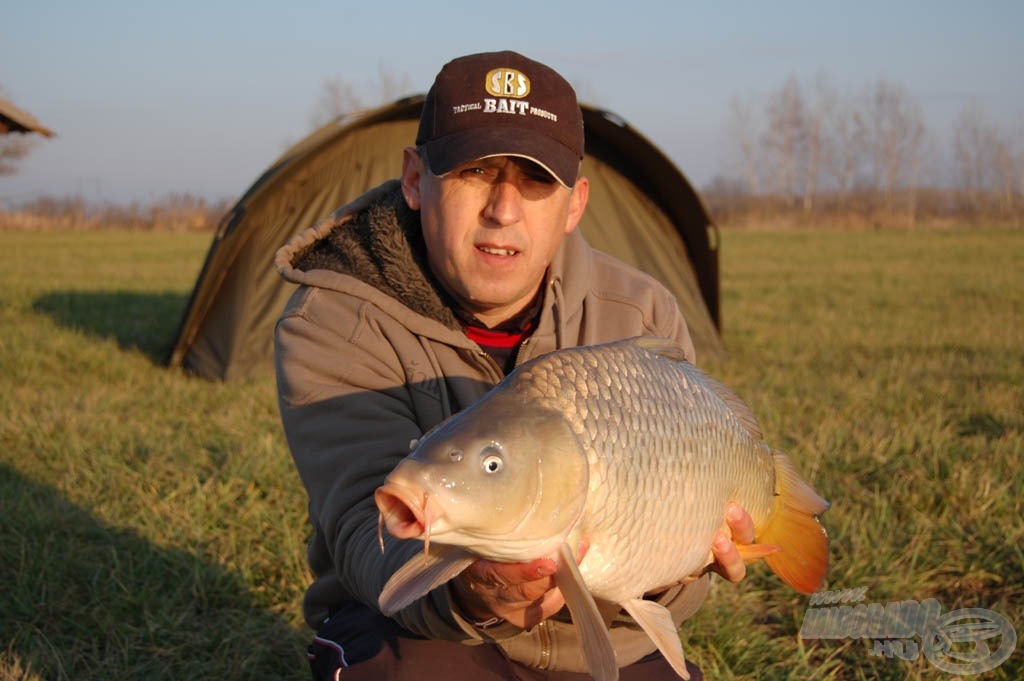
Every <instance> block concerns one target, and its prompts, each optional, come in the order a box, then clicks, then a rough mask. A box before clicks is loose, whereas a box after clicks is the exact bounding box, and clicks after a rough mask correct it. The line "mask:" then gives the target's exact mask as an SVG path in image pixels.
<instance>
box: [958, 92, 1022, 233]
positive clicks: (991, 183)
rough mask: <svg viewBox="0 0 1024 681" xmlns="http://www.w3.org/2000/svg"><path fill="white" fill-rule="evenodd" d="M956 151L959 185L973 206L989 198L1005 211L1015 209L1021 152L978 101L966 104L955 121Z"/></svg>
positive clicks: (973, 208)
mask: <svg viewBox="0 0 1024 681" xmlns="http://www.w3.org/2000/svg"><path fill="white" fill-rule="evenodd" d="M953 152H954V155H955V159H956V180H955V182H956V186H957V188H958V189H960V191H961V192H962V193H963V197H964V201H965V203H966V205H967V206H968V207H969V208H970V209H972V210H979V209H981V208H982V207H983V206H984V205H985V204H986V203H989V199H990V198H991V199H994V200H995V201H996V202H997V203H998V205H999V209H1000V211H1001V212H1002V213H1003V214H1008V213H1009V212H1011V211H1012V210H1013V209H1014V206H1015V203H1016V201H1015V199H1016V184H1017V181H1018V177H1017V176H1018V174H1019V173H1020V169H1019V164H1020V158H1019V154H1018V153H1016V152H1015V150H1014V144H1013V140H1012V139H1011V138H1010V136H1009V135H1007V134H1005V133H1004V132H1003V131H1002V130H1001V129H1000V128H999V126H998V125H996V124H995V123H993V122H992V121H991V120H990V119H989V117H988V114H987V113H986V111H985V109H984V108H983V107H982V106H981V105H980V104H978V103H977V102H972V103H971V104H969V105H967V106H966V107H965V108H964V109H963V111H961V112H960V115H959V116H958V117H957V119H956V121H955V122H954V124H953Z"/></svg>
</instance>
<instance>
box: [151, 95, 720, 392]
mask: <svg viewBox="0 0 1024 681" xmlns="http://www.w3.org/2000/svg"><path fill="white" fill-rule="evenodd" d="M422 106H423V97H422V96H416V97H410V98H407V99H403V100H399V101H397V102H394V103H393V104H390V105H388V106H384V107H381V108H379V109H376V110H373V111H370V112H367V113H364V114H361V115H359V116H354V117H349V118H346V119H340V120H338V121H335V122H333V123H330V124H328V125H326V126H324V127H323V128H320V129H319V130H317V131H315V132H314V133H312V134H311V135H309V136H308V137H307V138H306V139H304V140H302V141H301V142H299V143H298V144H296V145H295V146H294V147H292V148H291V149H289V150H288V151H287V152H285V153H284V155H282V156H281V157H280V158H279V159H278V160H277V161H275V162H274V164H273V165H271V166H270V168H268V169H267V171H266V172H264V173H263V175H262V176H261V177H260V178H259V179H258V180H256V182H255V184H253V186H252V187H251V188H250V189H249V190H248V191H247V192H246V193H245V195H244V196H242V198H241V199H239V201H238V203H236V204H235V206H234V207H233V208H232V209H231V210H230V211H229V212H228V214H227V215H226V216H225V217H224V219H223V220H222V221H221V224H220V226H219V228H218V230H217V233H216V234H215V236H214V239H213V245H212V246H211V248H210V251H209V253H208V255H207V257H206V262H205V264H204V266H203V269H202V272H201V273H200V275H199V279H198V281H197V282H196V286H195V289H194V290H193V292H192V297H191V300H190V301H189V304H188V307H187V308H186V310H185V314H184V317H183V318H182V321H181V325H180V328H179V331H178V335H177V338H176V339H175V342H174V346H173V347H172V349H171V351H170V353H169V355H168V359H167V363H168V365H170V366H183V367H184V368H185V369H187V370H188V371H191V372H194V373H197V374H199V375H201V376H205V377H207V378H211V379H220V380H232V379H239V378H245V377H248V376H252V375H256V374H258V373H262V372H269V371H271V370H272V366H273V362H272V353H273V329H274V323H275V321H276V319H277V316H278V314H279V313H280V311H281V309H282V308H283V306H284V303H285V301H286V300H287V298H288V296H289V295H290V294H291V292H292V289H293V286H292V285H289V284H287V283H285V282H284V281H283V280H282V279H281V278H280V277H279V276H278V274H277V272H276V271H275V270H274V268H273V258H274V252H275V251H276V250H277V248H278V247H279V246H281V245H282V244H284V243H285V242H286V241H287V240H288V239H289V238H291V237H292V236H293V235H294V234H297V233H298V232H300V231H302V230H303V229H305V228H306V227H309V226H311V225H312V224H314V223H315V222H316V221H318V220H320V219H321V218H323V217H326V216H327V215H329V214H330V213H331V212H332V211H334V209H336V208H337V207H339V206H341V205H343V204H345V203H347V202H349V201H351V200H352V199H354V198H355V197H357V196H358V195H359V194H361V193H362V192H363V191H365V190H366V189H369V188H370V187H373V186H376V185H377V184H379V183H381V182H383V181H384V180H387V179H389V178H393V177H398V176H399V175H400V174H401V158H402V154H401V151H402V149H403V148H404V147H406V146H408V145H410V144H412V142H413V140H414V138H415V136H416V127H417V123H418V120H419V114H420V109H421V108H422ZM582 109H583V119H584V127H585V129H586V140H587V145H586V157H585V158H584V161H583V174H584V175H586V176H587V177H588V178H589V179H590V186H591V189H590V203H589V204H588V207H587V212H586V214H585V215H584V218H583V220H582V222H581V223H580V228H581V229H582V230H583V233H584V235H585V236H586V238H587V240H588V241H589V242H590V243H591V244H592V245H593V246H594V247H596V248H598V249H600V250H602V251H605V252H607V253H611V254H614V255H616V256H617V257H619V258H621V259H622V260H625V261H626V262H628V263H631V264H633V265H635V266H636V267H638V268H640V269H642V270H644V271H646V272H648V273H650V274H652V275H653V276H655V277H656V278H657V279H659V280H660V281H662V282H663V283H664V284H665V285H666V286H668V288H669V289H671V290H672V291H673V292H674V293H675V295H676V297H677V298H678V300H679V304H680V307H681V308H682V310H683V312H684V314H685V315H686V319H687V321H688V322H689V324H690V330H691V334H692V336H693V340H694V344H695V345H696V348H697V354H698V357H702V358H707V357H709V356H716V355H719V354H721V353H722V352H723V349H722V341H721V337H720V335H719V328H718V325H719V308H718V251H717V238H715V237H716V235H717V232H716V231H715V228H714V226H713V225H712V223H711V221H710V219H709V217H708V215H707V212H706V211H705V209H704V207H703V205H702V204H701V202H700V199H699V198H698V196H697V194H696V192H694V190H693V188H692V187H691V186H690V184H689V182H687V180H686V178H684V177H683V175H682V173H680V172H679V170H678V169H677V168H676V167H675V166H674V165H673V164H672V163H671V161H669V160H668V159H667V158H666V157H665V156H664V154H662V153H661V152H660V151H659V150H658V149H656V148H655V147H654V146H653V145H652V144H651V143H650V142H649V141H648V140H646V139H645V138H644V137H642V136H641V135H640V134H638V133H637V132H636V131H635V130H634V129H633V128H631V127H629V126H628V125H627V124H626V123H624V122H623V121H622V120H621V119H619V118H617V117H616V116H614V115H613V114H610V113H608V112H606V111H601V110H599V109H595V108H591V107H588V106H585V105H584V106H583V107H582Z"/></svg>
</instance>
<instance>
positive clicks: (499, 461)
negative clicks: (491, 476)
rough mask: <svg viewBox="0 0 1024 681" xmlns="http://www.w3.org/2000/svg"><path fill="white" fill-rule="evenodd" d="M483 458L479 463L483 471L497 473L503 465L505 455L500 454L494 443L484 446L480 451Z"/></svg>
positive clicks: (499, 449)
mask: <svg viewBox="0 0 1024 681" xmlns="http://www.w3.org/2000/svg"><path fill="white" fill-rule="evenodd" d="M481 454H482V455H483V459H482V460H481V462H480V464H481V465H482V466H483V469H484V472H485V473H497V472H498V471H500V470H501V469H502V468H504V466H505V457H503V456H502V451H501V448H500V447H498V446H497V445H495V444H490V445H487V446H486V447H484V449H483V451H482V452H481Z"/></svg>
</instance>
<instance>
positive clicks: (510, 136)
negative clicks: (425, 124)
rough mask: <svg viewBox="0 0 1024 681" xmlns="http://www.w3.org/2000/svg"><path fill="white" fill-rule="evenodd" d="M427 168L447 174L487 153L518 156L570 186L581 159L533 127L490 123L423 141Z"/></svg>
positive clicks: (576, 173) (574, 182) (573, 182)
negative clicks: (526, 127) (525, 127)
mask: <svg viewBox="0 0 1024 681" xmlns="http://www.w3.org/2000/svg"><path fill="white" fill-rule="evenodd" d="M426 148H427V160H428V161H429V163H430V172H432V173H434V174H435V175H446V174H447V173H449V172H451V171H452V170H454V169H455V168H456V167H457V166H460V165H462V164H463V163H466V162H468V161H475V160H477V159H481V158H487V157H489V156H519V157H522V158H527V159H530V160H531V161H533V162H535V163H537V164H538V165H539V166H541V167H542V168H544V169H545V170H546V171H548V172H549V173H550V174H551V176H552V177H554V178H555V179H556V180H558V182H559V183H560V184H562V185H563V186H565V187H567V188H569V189H572V187H573V185H575V184H576V176H577V175H578V174H579V168H580V159H579V158H578V157H577V156H576V154H575V153H574V152H573V151H572V150H571V149H569V148H568V147H566V146H565V145H564V144H561V143H560V142H558V141H556V140H554V139H552V138H551V137H548V136H547V135H544V134H542V133H538V132H534V131H532V130H523V129H522V128H512V127H507V128H503V127H497V126H495V127H490V128H474V129H470V130H461V131H459V132H455V133H452V134H450V135H445V136H444V137H440V138H438V139H435V140H431V141H429V142H427V143H426Z"/></svg>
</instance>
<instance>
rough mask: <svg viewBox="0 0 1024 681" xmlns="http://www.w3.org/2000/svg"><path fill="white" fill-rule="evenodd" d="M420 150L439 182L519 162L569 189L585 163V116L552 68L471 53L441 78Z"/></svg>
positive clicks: (513, 56) (427, 110) (505, 55)
mask: <svg viewBox="0 0 1024 681" xmlns="http://www.w3.org/2000/svg"><path fill="white" fill-rule="evenodd" d="M416 144H417V145H424V146H425V147H426V150H427V159H428V162H429V164H430V171H431V172H432V173H434V174H435V175H444V174H445V173H448V172H450V171H451V170H452V169H453V168H455V167H456V166H458V165H460V164H462V163H465V162H466V161H472V160H475V159H478V158H486V157H488V156H520V157H522V158H527V159H530V160H531V161H534V162H536V163H538V164H539V165H541V166H542V167H543V168H544V169H545V170H547V171H548V172H549V173H551V175H552V176H553V177H554V178H555V179H557V180H558V181H559V182H560V183H562V184H563V185H565V186H566V187H570V188H571V187H572V186H573V185H574V184H576V176H577V174H578V173H579V167H580V161H581V160H582V159H583V114H582V112H581V111H580V106H579V103H578V102H577V101H576V92H575V91H574V90H573V89H572V86H571V85H569V83H568V81H566V80H565V78H563V77H562V76H560V75H559V74H558V73H557V72H555V70H554V69H552V68H550V67H548V66H545V65H544V64H541V63H540V62H536V61H533V60H532V59H528V58H527V57H524V56H523V55H521V54H519V53H517V52H511V51H505V52H484V53H480V54H471V55H467V56H465V57H459V58H457V59H453V60H452V61H450V62H448V63H447V64H445V65H444V67H443V68H442V69H441V71H440V73H438V74H437V78H436V79H435V80H434V84H433V85H432V86H431V88H430V91H429V92H428V93H427V99H426V101H425V102H424V104H423V113H422V115H421V116H420V127H419V132H418V133H417V135H416Z"/></svg>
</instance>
